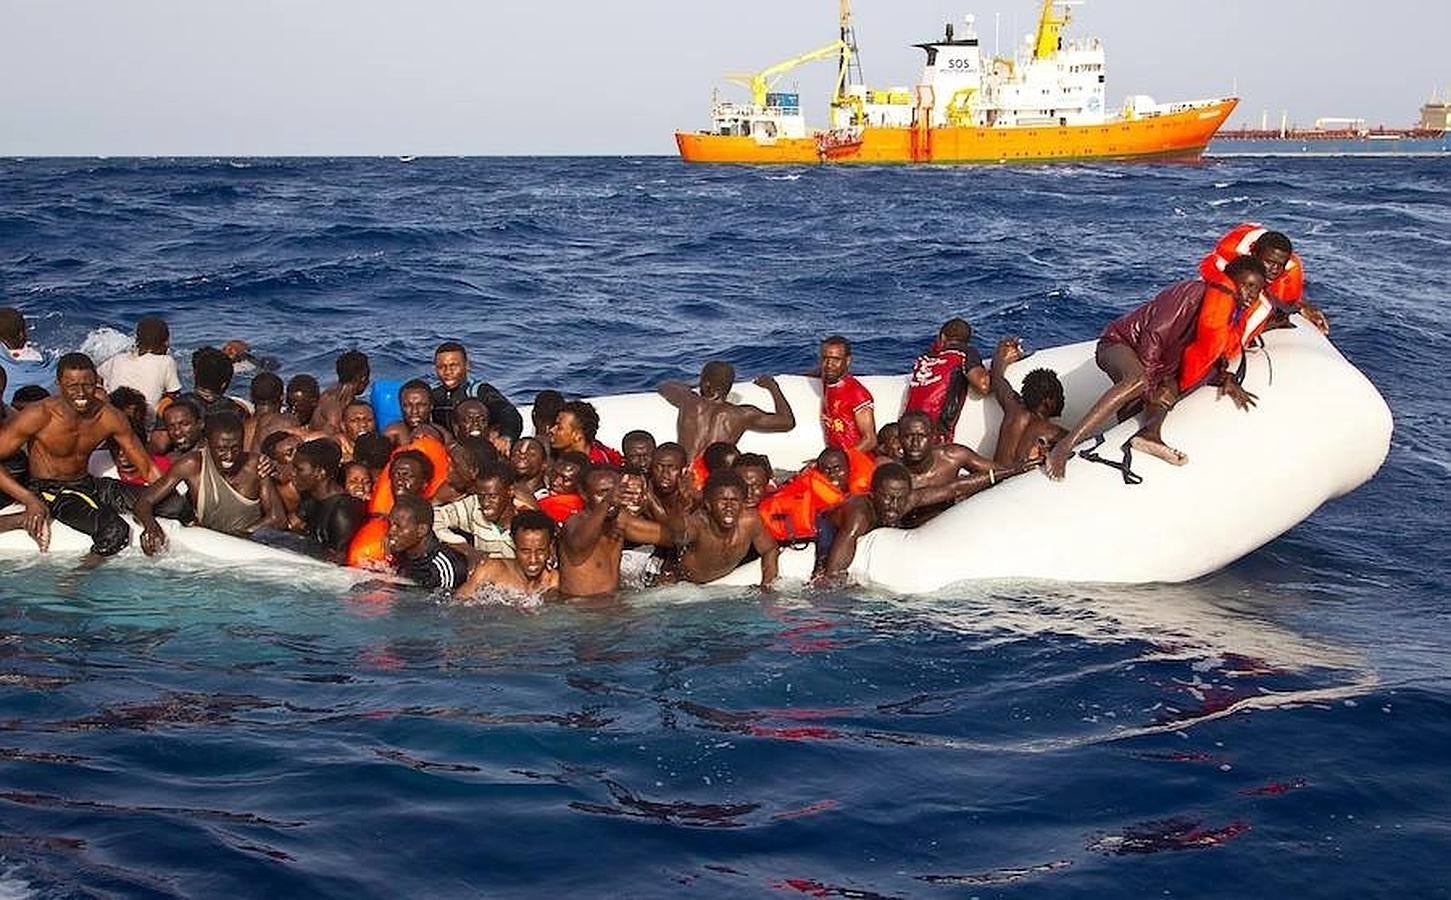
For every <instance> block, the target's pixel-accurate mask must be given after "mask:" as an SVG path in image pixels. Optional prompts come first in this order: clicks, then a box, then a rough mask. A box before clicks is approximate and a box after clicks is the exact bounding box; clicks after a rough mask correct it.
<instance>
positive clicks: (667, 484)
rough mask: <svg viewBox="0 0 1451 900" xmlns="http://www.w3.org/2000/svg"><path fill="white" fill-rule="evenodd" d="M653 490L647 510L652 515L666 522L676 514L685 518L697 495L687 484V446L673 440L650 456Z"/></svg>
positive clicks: (651, 490)
mask: <svg viewBox="0 0 1451 900" xmlns="http://www.w3.org/2000/svg"><path fill="white" fill-rule="evenodd" d="M649 476H650V494H649V496H648V497H647V498H646V510H647V511H648V512H649V514H650V518H652V519H654V520H655V521H657V522H664V521H666V520H667V519H669V518H671V517H672V516H673V517H677V518H682V519H683V518H684V517H685V515H686V514H687V513H689V512H690V511H691V510H693V509H695V506H696V501H697V500H698V497H697V496H696V495H695V493H694V492H692V491H688V490H686V488H685V449H684V448H683V447H681V446H680V445H679V444H677V443H675V442H674V441H666V442H665V443H663V444H661V445H660V446H659V447H656V448H655V456H654V458H652V459H651V460H650V470H649Z"/></svg>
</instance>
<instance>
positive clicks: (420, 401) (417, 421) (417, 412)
mask: <svg viewBox="0 0 1451 900" xmlns="http://www.w3.org/2000/svg"><path fill="white" fill-rule="evenodd" d="M398 407H399V408H400V409H401V410H402V411H403V424H405V425H407V426H408V427H409V428H417V427H418V426H419V425H423V424H426V423H428V422H429V421H431V420H432V418H433V390H432V389H431V388H430V387H429V386H428V382H426V381H423V380H422V379H419V378H414V379H411V380H409V381H406V382H404V384H403V386H402V387H400V388H399V389H398Z"/></svg>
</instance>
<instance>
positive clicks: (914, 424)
mask: <svg viewBox="0 0 1451 900" xmlns="http://www.w3.org/2000/svg"><path fill="white" fill-rule="evenodd" d="M897 434H898V435H899V436H900V439H901V441H902V465H903V466H905V467H906V469H907V471H908V472H910V473H911V475H912V488H913V490H918V489H921V488H930V487H941V486H942V485H944V484H950V483H952V482H953V481H956V480H957V477H958V473H959V472H961V471H962V470H963V469H966V470H967V471H969V472H971V473H973V474H974V475H986V474H988V473H990V472H992V471H993V462H992V460H990V459H988V458H986V457H984V456H981V455H979V454H977V453H974V452H973V451H972V450H970V449H969V448H967V447H964V446H962V445H961V444H943V443H939V442H938V435H939V434H940V432H938V430H937V425H936V423H934V422H933V421H932V419H931V418H930V417H929V416H928V415H927V413H925V412H909V413H903V414H902V418H901V419H900V420H899V421H898V422H897ZM994 480H996V479H994Z"/></svg>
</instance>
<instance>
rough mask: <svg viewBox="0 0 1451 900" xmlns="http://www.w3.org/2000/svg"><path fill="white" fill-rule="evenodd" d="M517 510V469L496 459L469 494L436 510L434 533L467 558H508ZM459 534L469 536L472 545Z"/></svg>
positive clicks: (478, 476) (482, 470)
mask: <svg viewBox="0 0 1451 900" xmlns="http://www.w3.org/2000/svg"><path fill="white" fill-rule="evenodd" d="M515 509H516V507H515V506H514V470H513V468H512V467H510V466H509V464H508V463H505V462H499V461H497V460H496V461H494V462H490V463H487V464H485V465H484V466H482V467H480V468H479V469H478V471H477V473H476V474H475V480H474V484H473V488H472V490H471V492H470V493H467V494H465V495H464V496H462V497H460V498H459V499H457V500H455V501H453V502H452V503H445V504H442V505H440V506H436V507H434V510H433V531H434V533H435V534H437V535H438V539H439V540H441V541H443V542H444V543H445V544H448V545H450V546H452V547H454V548H455V549H456V550H458V551H459V552H461V553H463V554H464V555H466V556H478V557H483V558H485V559H508V558H510V557H512V556H513V555H514V543H513V541H512V540H511V539H510V536H509V535H510V529H509V526H510V525H511V524H512V523H513V521H514V515H515ZM459 533H462V534H465V535H468V538H469V540H470V541H472V545H470V544H469V543H467V542H465V541H464V540H461V539H460V538H459V537H458V534H459Z"/></svg>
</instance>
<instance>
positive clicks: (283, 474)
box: [258, 431, 337, 528]
mask: <svg viewBox="0 0 1451 900" xmlns="http://www.w3.org/2000/svg"><path fill="white" fill-rule="evenodd" d="M329 443H332V444H333V445H334V446H336V443H335V442H333V441H329ZM301 445H302V438H300V437H298V436H297V435H295V434H293V433H292V432H290V431H274V432H272V433H271V434H269V435H267V436H266V437H264V438H263V439H262V446H261V456H262V459H261V460H259V461H258V465H259V466H261V467H262V468H261V469H260V471H261V472H262V474H263V475H264V477H267V478H270V479H271V480H272V483H273V485H274V486H275V487H276V488H277V496H278V497H280V498H281V499H282V508H283V509H285V510H286V511H287V523H288V527H289V528H291V527H292V526H293V525H295V524H296V522H295V517H296V516H297V511H298V506H299V504H300V503H301V502H302V493H301V489H300V488H298V487H297V486H296V485H295V484H294V483H293V467H292V462H293V457H294V456H295V455H296V453H297V449H298V447H299V446H301ZM333 475H334V477H336V476H337V473H336V472H334V473H333Z"/></svg>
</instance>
